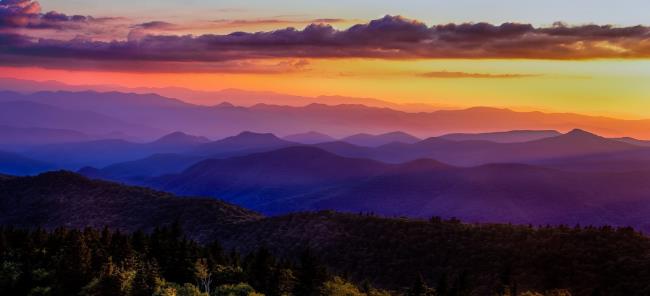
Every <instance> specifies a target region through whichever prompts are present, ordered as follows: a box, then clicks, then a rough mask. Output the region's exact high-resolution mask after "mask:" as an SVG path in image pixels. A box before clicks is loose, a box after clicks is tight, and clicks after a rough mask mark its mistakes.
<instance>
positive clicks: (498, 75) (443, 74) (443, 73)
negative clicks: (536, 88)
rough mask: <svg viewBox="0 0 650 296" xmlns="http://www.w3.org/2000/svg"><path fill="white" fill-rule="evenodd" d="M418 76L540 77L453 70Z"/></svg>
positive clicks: (419, 74)
mask: <svg viewBox="0 0 650 296" xmlns="http://www.w3.org/2000/svg"><path fill="white" fill-rule="evenodd" d="M417 76H420V77H425V78H497V79H504V78H528V77H538V76H541V75H538V74H510V73H508V74H489V73H468V72H451V71H434V72H426V73H418V74H417Z"/></svg>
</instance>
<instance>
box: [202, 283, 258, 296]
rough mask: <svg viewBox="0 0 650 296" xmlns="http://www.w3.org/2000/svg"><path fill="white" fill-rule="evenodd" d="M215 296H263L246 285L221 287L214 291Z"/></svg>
mask: <svg viewBox="0 0 650 296" xmlns="http://www.w3.org/2000/svg"><path fill="white" fill-rule="evenodd" d="M212 295H213V296H256V295H261V294H258V293H257V292H255V289H253V287H251V286H250V285H249V284H246V283H239V284H236V285H221V286H219V287H217V288H216V289H215V290H214V293H213V294H212Z"/></svg>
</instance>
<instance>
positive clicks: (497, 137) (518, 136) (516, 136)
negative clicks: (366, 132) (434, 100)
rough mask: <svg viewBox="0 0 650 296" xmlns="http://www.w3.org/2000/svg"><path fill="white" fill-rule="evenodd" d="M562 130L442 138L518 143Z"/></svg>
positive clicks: (555, 134) (549, 135) (450, 135)
mask: <svg viewBox="0 0 650 296" xmlns="http://www.w3.org/2000/svg"><path fill="white" fill-rule="evenodd" d="M559 135H561V134H560V132H558V131H554V130H539V131H535V130H530V131H507V132H494V133H478V134H447V135H444V136H440V138H442V139H446V140H452V141H490V142H497V143H517V142H528V141H535V140H541V139H545V138H550V137H557V136H559Z"/></svg>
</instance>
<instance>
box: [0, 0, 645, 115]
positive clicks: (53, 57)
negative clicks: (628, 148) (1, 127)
mask: <svg viewBox="0 0 650 296" xmlns="http://www.w3.org/2000/svg"><path fill="white" fill-rule="evenodd" d="M0 3H1V4H0V65H1V67H0V76H2V77H13V78H22V79H32V80H57V81H61V82H64V83H69V84H117V85H123V86H129V87H137V86H151V87H167V86H180V87H187V88H192V89H200V90H217V89H224V88H240V89H246V90H268V91H275V92H280V93H288V94H299V95H309V96H318V95H345V96H359V97H375V98H381V99H386V100H391V101H395V102H424V103H431V104H443V105H452V106H459V107H468V106H499V107H511V108H521V109H528V110H530V109H537V110H543V111H556V112H577V113H586V114H598V115H609V116H617V117H623V118H650V27H648V25H650V19H648V18H647V11H650V4H649V2H647V1H622V2H618V3H615V2H611V1H582V0H579V1H556V0H552V1H515V0H509V1H489V2H488V1H469V0H462V1H409V2H408V3H404V2H398V1H339V0H331V1H261V0H260V1H206V0H202V1H199V0H196V1H166V0H165V1H160V0H158V1H148V0H147V1H125V0H114V1H110V2H109V1H106V2H95V1H92V2H91V1H80V0H74V1H73V0H53V1H42V2H41V3H38V2H35V1H28V0H2V1H0ZM53 11H56V12H53ZM288 27H292V28H295V29H287V28H288ZM233 32H237V33H233Z"/></svg>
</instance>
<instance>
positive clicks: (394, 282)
mask: <svg viewBox="0 0 650 296" xmlns="http://www.w3.org/2000/svg"><path fill="white" fill-rule="evenodd" d="M174 221H178V222H179V224H180V225H181V226H182V227H183V228H184V231H185V232H186V233H187V234H188V235H189V237H190V238H193V239H196V240H198V241H200V242H202V243H210V242H212V241H219V242H220V243H221V244H222V245H223V246H224V248H225V249H226V250H229V249H231V248H236V249H239V250H240V251H242V252H243V253H247V252H249V251H251V250H256V249H258V248H259V247H265V248H267V249H269V250H270V251H271V252H272V253H274V254H275V255H276V256H278V257H280V258H283V257H286V258H288V259H291V258H294V259H295V256H296V254H300V253H301V252H302V251H304V250H305V249H308V248H310V249H312V250H313V252H314V253H315V254H316V255H317V256H318V257H320V259H321V260H322V262H324V263H325V264H326V265H327V266H328V267H329V269H330V270H331V271H332V272H334V273H337V274H341V275H346V276H347V277H349V278H350V280H352V281H353V282H356V283H362V282H364V281H366V280H367V281H369V282H370V283H372V284H373V285H374V286H377V287H381V288H387V289H391V290H394V291H403V290H404V289H405V288H406V287H409V286H411V284H412V283H413V281H414V279H416V278H418V277H419V276H422V278H423V280H424V281H425V282H426V283H427V284H428V285H430V286H434V287H437V288H438V295H495V293H502V294H503V293H504V292H505V290H509V291H511V290H517V291H520V292H521V291H527V290H533V291H548V290H553V289H568V290H569V291H571V293H572V294H573V295H626V296H628V295H648V294H650V239H648V238H647V237H646V236H643V235H642V234H640V233H638V232H635V231H634V230H633V229H631V228H611V227H597V228H595V227H585V226H582V227H575V226H571V227H545V226H544V227H529V226H513V225H488V224H482V225H471V224H464V223H461V222H460V221H457V220H445V221H443V220H440V219H436V218H432V219H431V220H430V221H423V220H408V219H395V218H390V219H389V218H380V217H374V216H372V215H366V214H342V213H336V212H328V211H324V212H315V213H296V214H289V215H284V216H278V217H269V218H263V217H261V216H259V215H257V214H255V213H253V212H250V211H247V210H245V209H242V208H239V207H236V206H232V205H229V204H227V203H223V202H219V201H214V200H207V199H197V198H177V197H175V196H173V195H170V194H166V193H162V192H157V191H152V190H149V189H145V188H139V187H127V186H122V185H119V184H115V183H109V182H103V181H93V180H89V179H87V178H84V177H81V176H78V175H75V174H72V173H68V172H54V173H47V174H43V175H40V176H36V177H16V178H10V177H4V178H0V224H4V225H15V226H20V227H37V226H41V227H45V228H48V229H52V228H55V227H59V226H65V227H72V228H80V227H85V226H91V227H95V228H101V227H104V226H108V227H111V228H116V229H120V230H128V231H134V230H138V229H143V230H145V231H149V230H152V229H154V228H155V226H157V225H164V224H172V223H173V222H174ZM452 288H453V289H454V291H456V292H454V293H456V294H450V293H451V292H449V293H447V292H444V291H445V290H446V289H452ZM457 291H464V293H463V294H458V293H457ZM496 295H498V294H496Z"/></svg>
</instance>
